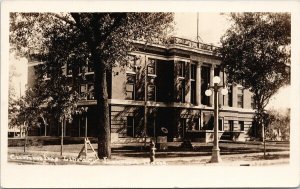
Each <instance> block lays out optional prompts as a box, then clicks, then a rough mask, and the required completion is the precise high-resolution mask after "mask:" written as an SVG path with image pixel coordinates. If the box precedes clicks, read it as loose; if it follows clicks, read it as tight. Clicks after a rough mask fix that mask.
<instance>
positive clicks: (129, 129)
mask: <svg viewBox="0 0 300 189" xmlns="http://www.w3.org/2000/svg"><path fill="white" fill-rule="evenodd" d="M126 136H128V137H134V118H133V116H127V124H126Z"/></svg>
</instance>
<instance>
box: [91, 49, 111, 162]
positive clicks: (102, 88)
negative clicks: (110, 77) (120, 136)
mask: <svg viewBox="0 0 300 189" xmlns="http://www.w3.org/2000/svg"><path fill="white" fill-rule="evenodd" d="M92 56H93V61H94V70H95V80H94V84H95V97H96V100H97V110H96V112H97V115H96V117H97V125H98V128H99V129H98V131H99V133H98V157H99V158H111V136H110V124H109V104H108V93H107V80H106V73H107V71H106V69H105V67H104V63H103V62H102V60H101V58H100V56H99V54H98V53H95V54H92Z"/></svg>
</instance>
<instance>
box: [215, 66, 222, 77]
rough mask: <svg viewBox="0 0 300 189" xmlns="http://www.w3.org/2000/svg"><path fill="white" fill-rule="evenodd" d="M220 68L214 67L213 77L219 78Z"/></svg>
mask: <svg viewBox="0 0 300 189" xmlns="http://www.w3.org/2000/svg"><path fill="white" fill-rule="evenodd" d="M220 70H221V69H220V67H216V68H215V69H214V76H220Z"/></svg>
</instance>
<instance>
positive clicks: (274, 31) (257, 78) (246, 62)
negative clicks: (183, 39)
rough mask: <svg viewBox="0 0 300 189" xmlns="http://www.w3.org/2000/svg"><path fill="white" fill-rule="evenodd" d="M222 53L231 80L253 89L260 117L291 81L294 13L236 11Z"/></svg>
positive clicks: (257, 116) (260, 118) (223, 43)
mask: <svg viewBox="0 0 300 189" xmlns="http://www.w3.org/2000/svg"><path fill="white" fill-rule="evenodd" d="M230 18H231V21H232V23H233V24H232V25H231V27H230V28H229V29H228V30H227V31H226V33H225V34H224V36H223V37H222V39H221V44H222V47H221V48H220V50H219V53H220V55H221V57H222V64H223V67H224V69H225V72H226V73H227V75H228V82H235V83H239V84H242V85H243V86H244V87H245V88H249V89H250V91H251V92H252V93H253V98H254V102H255V105H256V108H257V109H256V110H257V111H256V119H257V121H258V123H259V125H260V126H262V124H263V121H262V119H263V114H264V111H265V107H266V106H267V104H268V103H269V100H270V98H271V97H272V95H274V94H275V93H276V92H277V91H278V90H279V89H280V88H281V87H282V86H284V85H286V84H289V82H290V71H289V65H290V43H291V17H290V14H287V13H232V14H230Z"/></svg>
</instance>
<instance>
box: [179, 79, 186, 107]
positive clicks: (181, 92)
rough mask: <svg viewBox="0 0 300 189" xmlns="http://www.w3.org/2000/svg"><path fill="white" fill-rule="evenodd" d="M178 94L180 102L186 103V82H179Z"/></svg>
mask: <svg viewBox="0 0 300 189" xmlns="http://www.w3.org/2000/svg"><path fill="white" fill-rule="evenodd" d="M178 93H179V102H182V103H184V102H185V80H184V79H182V80H179V88H178Z"/></svg>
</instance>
